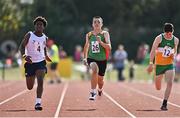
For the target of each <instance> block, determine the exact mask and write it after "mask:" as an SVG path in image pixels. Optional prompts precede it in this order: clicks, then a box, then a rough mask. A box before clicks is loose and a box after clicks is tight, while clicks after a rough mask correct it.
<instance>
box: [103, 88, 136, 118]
mask: <svg viewBox="0 0 180 118" xmlns="http://www.w3.org/2000/svg"><path fill="white" fill-rule="evenodd" d="M103 94H104V95H105V96H106V97H107V98H108V99H109V100H111V101H112V102H113V103H114V104H115V105H117V106H118V107H120V108H121V109H122V110H124V111H125V112H126V113H127V114H129V115H130V116H131V117H132V118H136V116H134V115H133V114H132V113H130V112H129V111H128V110H126V109H125V108H124V107H123V106H122V105H120V104H119V103H118V102H116V100H114V99H113V98H112V97H111V96H110V95H108V94H107V93H106V92H105V91H104V92H103Z"/></svg>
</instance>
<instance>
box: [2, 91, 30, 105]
mask: <svg viewBox="0 0 180 118" xmlns="http://www.w3.org/2000/svg"><path fill="white" fill-rule="evenodd" d="M26 92H27V90H24V91H21V92H19V93H17V94H15V95H14V96H12V97H10V98H8V99H6V100H4V101H2V102H0V105H2V104H4V103H6V102H8V101H10V100H12V99H14V98H16V97H18V96H20V95H22V94H24V93H26Z"/></svg>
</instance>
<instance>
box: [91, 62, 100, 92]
mask: <svg viewBox="0 0 180 118" xmlns="http://www.w3.org/2000/svg"><path fill="white" fill-rule="evenodd" d="M90 68H91V69H92V79H91V89H96V86H97V82H98V72H99V68H98V66H97V64H96V63H95V62H91V63H90Z"/></svg>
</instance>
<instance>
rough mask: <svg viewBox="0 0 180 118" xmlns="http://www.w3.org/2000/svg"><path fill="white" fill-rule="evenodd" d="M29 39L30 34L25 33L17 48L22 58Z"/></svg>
mask: <svg viewBox="0 0 180 118" xmlns="http://www.w3.org/2000/svg"><path fill="white" fill-rule="evenodd" d="M29 38H30V33H27V34H26V35H25V36H24V39H23V40H22V42H21V44H20V46H19V50H20V52H21V55H22V56H23V55H25V47H26V45H27V44H28V41H29Z"/></svg>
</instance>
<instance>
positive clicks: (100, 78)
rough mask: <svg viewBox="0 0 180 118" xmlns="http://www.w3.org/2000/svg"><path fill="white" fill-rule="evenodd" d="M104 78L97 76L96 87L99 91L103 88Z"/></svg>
mask: <svg viewBox="0 0 180 118" xmlns="http://www.w3.org/2000/svg"><path fill="white" fill-rule="evenodd" d="M103 78H104V76H98V87H99V89H100V90H101V89H102V88H103V85H104V79H103Z"/></svg>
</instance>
